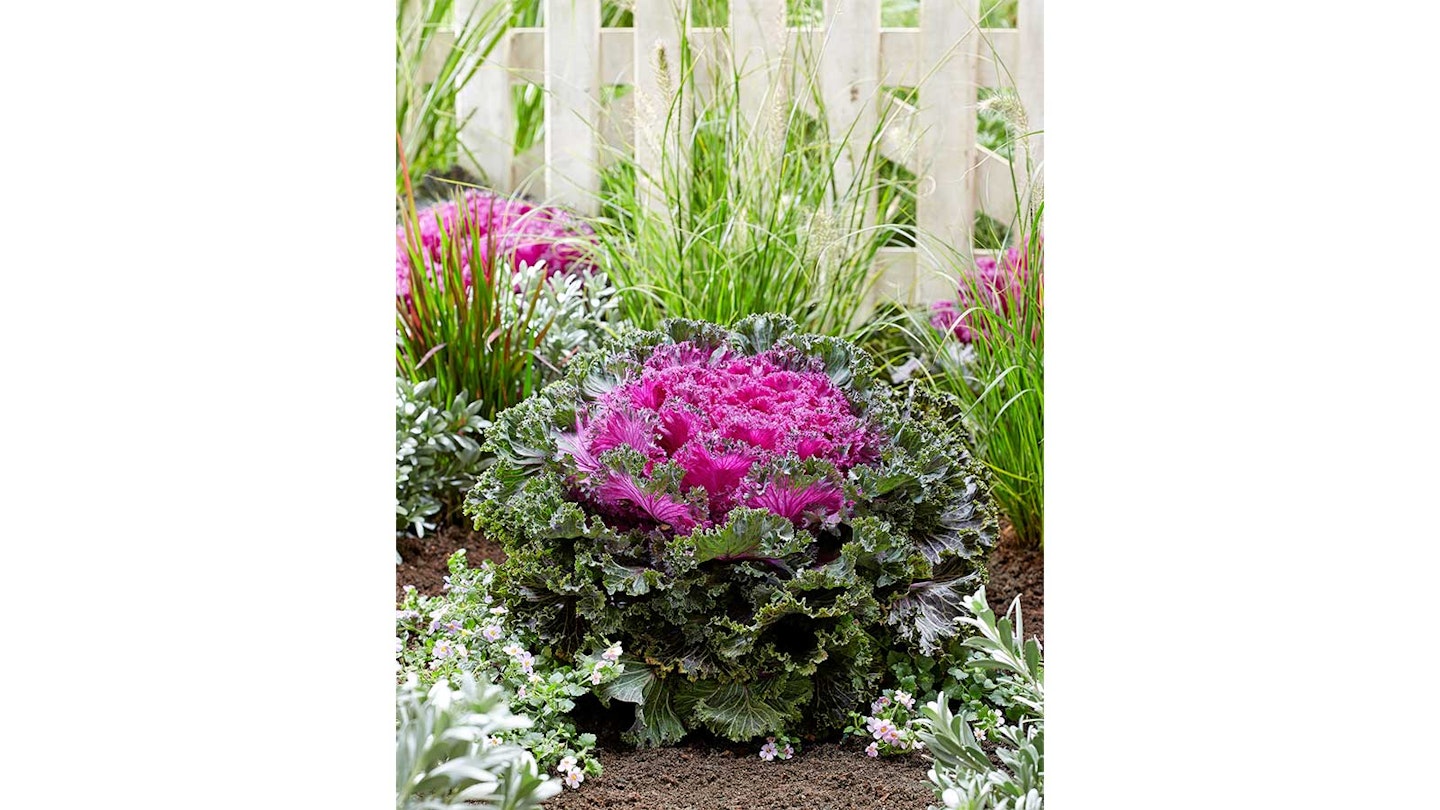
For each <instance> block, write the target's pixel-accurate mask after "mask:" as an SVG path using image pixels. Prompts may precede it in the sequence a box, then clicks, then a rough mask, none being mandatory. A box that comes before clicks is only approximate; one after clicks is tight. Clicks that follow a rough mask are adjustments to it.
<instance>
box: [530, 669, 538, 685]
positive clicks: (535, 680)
mask: <svg viewBox="0 0 1440 810" xmlns="http://www.w3.org/2000/svg"><path fill="white" fill-rule="evenodd" d="M530 682H531V683H539V682H540V676H539V675H536V674H535V673H533V672H532V673H530Z"/></svg>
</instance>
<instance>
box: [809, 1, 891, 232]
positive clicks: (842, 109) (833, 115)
mask: <svg viewBox="0 0 1440 810" xmlns="http://www.w3.org/2000/svg"><path fill="white" fill-rule="evenodd" d="M824 36H825V39H824V43H823V46H822V47H823V50H821V52H820V83H821V88H820V89H821V96H822V97H823V98H824V100H825V115H826V118H827V119H828V121H827V123H828V124H829V127H830V139H831V141H832V142H834V141H837V140H840V139H845V141H846V149H845V152H844V154H843V155H842V156H841V159H840V160H839V161H837V162H836V165H835V183H836V186H837V187H838V188H839V190H840V193H841V194H845V193H847V190H848V189H850V187H851V184H852V183H853V182H854V180H855V176H856V173H857V172H858V171H859V170H860V169H861V168H862V167H863V166H864V165H865V152H866V150H867V149H868V148H869V146H870V138H871V136H872V135H874V134H875V128H876V124H877V123H878V121H877V115H878V104H879V99H878V94H879V93H880V0H846V2H843V3H842V2H841V0H826V3H825V30H824ZM869 165H871V166H872V167H873V165H874V164H873V162H872V163H870V164H869ZM862 182H864V180H863V179H862ZM866 184H867V185H869V183H868V182H867V183H866ZM854 191H855V192H859V191H861V189H859V188H856V189H854ZM863 193H864V194H865V196H866V198H867V200H868V203H867V205H866V207H865V224H870V223H872V222H874V221H875V216H874V204H875V194H874V190H873V189H864V190H863Z"/></svg>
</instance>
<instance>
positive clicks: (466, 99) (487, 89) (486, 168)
mask: <svg viewBox="0 0 1440 810" xmlns="http://www.w3.org/2000/svg"><path fill="white" fill-rule="evenodd" d="M508 4H509V3H508V0H456V3H455V7H454V10H453V13H454V14H455V25H456V26H457V27H459V26H461V25H463V24H464V21H465V20H466V19H469V18H470V17H469V15H470V14H471V12H472V9H473V12H474V14H475V15H476V16H477V17H478V16H479V15H482V14H484V13H485V12H486V10H487V9H488V8H489V7H491V6H496V5H507V6H508ZM508 45H509V41H508V40H506V39H502V40H501V41H500V42H499V44H497V45H496V46H495V50H493V51H491V53H490V58H489V59H487V60H485V62H484V64H482V65H480V67H479V68H478V69H476V71H475V75H473V76H471V77H470V81H468V82H466V83H465V84H464V86H462V87H461V88H460V89H459V90H458V91H457V92H456V93H455V114H456V117H457V118H458V119H459V120H460V121H461V122H463V126H462V127H461V128H460V132H459V141H460V146H461V149H460V153H461V154H460V165H461V167H462V168H465V169H467V170H469V171H472V172H476V173H478V174H479V175H480V176H481V177H482V178H484V179H485V181H486V182H487V183H488V184H489V185H491V186H493V187H494V188H497V189H500V190H501V191H507V192H508V191H510V190H512V189H513V183H514V178H513V177H511V174H510V172H511V154H512V153H513V152H514V146H513V143H514V140H515V110H514V105H513V104H512V102H511V100H510V77H509V75H508V74H507V72H506V71H507V67H506V66H507V65H508V64H509V63H510V52H509V47H508ZM466 58H467V60H473V59H477V58H479V55H478V54H470V55H469V56H467V57H466ZM469 64H473V62H468V61H467V66H468V65H469ZM466 69H467V67H462V68H461V70H462V71H465V70H466Z"/></svg>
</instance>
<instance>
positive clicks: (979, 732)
mask: <svg viewBox="0 0 1440 810" xmlns="http://www.w3.org/2000/svg"><path fill="white" fill-rule="evenodd" d="M975 739H977V740H984V739H985V729H983V728H977V729H975Z"/></svg>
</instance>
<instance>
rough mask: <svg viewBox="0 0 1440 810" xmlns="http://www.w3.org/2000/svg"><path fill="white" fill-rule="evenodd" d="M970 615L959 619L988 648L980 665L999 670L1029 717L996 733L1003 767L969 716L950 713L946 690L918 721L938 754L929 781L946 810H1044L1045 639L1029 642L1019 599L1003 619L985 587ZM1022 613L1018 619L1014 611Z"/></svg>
mask: <svg viewBox="0 0 1440 810" xmlns="http://www.w3.org/2000/svg"><path fill="white" fill-rule="evenodd" d="M966 607H967V608H968V610H969V612H970V614H971V615H970V616H966V617H963V618H961V619H960V621H961V622H963V623H965V624H967V625H970V626H971V627H973V628H975V630H977V631H978V632H977V634H976V635H975V636H972V637H971V638H968V639H966V640H965V646H967V647H970V648H972V649H976V650H979V651H980V652H981V653H983V654H984V656H985V658H983V659H982V660H981V661H980V662H979V666H981V667H984V668H987V669H994V670H998V671H999V674H998V676H997V678H998V679H1000V680H1003V681H1005V682H1007V684H1008V685H1010V686H1011V687H1013V688H1014V690H1015V701H1016V703H1017V704H1018V705H1019V706H1021V707H1022V709H1023V716H1022V717H1021V718H1020V721H1019V723H1017V724H1016V725H1007V726H1002V727H1000V728H999V729H997V730H996V731H995V732H994V734H995V738H996V741H997V742H999V743H1000V746H999V747H998V748H997V749H996V750H995V756H996V758H998V759H999V760H1000V764H999V765H997V764H996V763H994V762H993V761H991V759H990V757H989V756H987V755H986V753H985V750H984V749H983V748H982V747H981V746H980V741H979V740H978V739H977V738H976V736H975V732H974V730H973V729H971V728H970V726H969V724H967V723H966V722H965V718H964V717H963V716H962V715H957V714H954V713H952V712H951V711H950V701H949V698H948V696H946V695H944V694H941V695H940V696H939V697H937V698H936V699H935V700H933V701H931V702H930V703H927V704H925V707H924V708H923V709H921V711H920V715H921V717H920V719H919V720H917V721H916V722H917V725H918V727H919V736H920V739H921V741H922V742H924V743H925V746H926V748H928V749H929V750H930V753H931V755H932V756H934V758H935V767H933V768H931V770H930V780H931V781H932V782H934V784H935V791H936V793H937V794H938V795H939V797H940V799H941V802H942V803H943V805H944V807H945V808H946V809H947V810H1041V808H1043V806H1044V795H1045V673H1044V662H1043V659H1042V658H1041V650H1040V644H1039V642H1037V641H1036V640H1034V639H1030V640H1029V641H1023V638H1024V633H1025V625H1024V621H1023V619H1022V617H1021V614H1020V598H1019V597H1016V598H1015V601H1014V602H1013V603H1012V604H1011V606H1010V611H1009V612H1008V613H1007V614H1006V615H1005V617H1004V618H1001V619H999V620H998V621H997V620H996V618H995V614H994V612H992V611H991V610H990V607H989V605H987V604H986V602H985V589H984V588H981V589H980V590H979V591H977V592H976V593H975V594H974V595H973V596H970V597H969V598H968V599H967V600H966ZM1011 614H1013V615H1014V617H1015V619H1014V623H1013V625H1012V623H1011V620H1010V615H1011Z"/></svg>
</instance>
